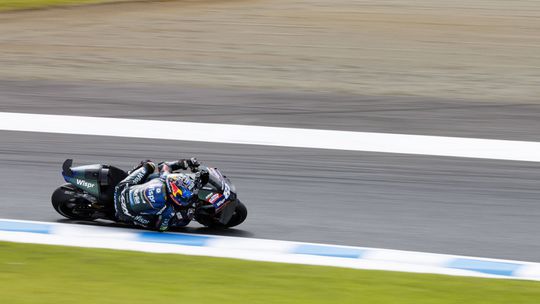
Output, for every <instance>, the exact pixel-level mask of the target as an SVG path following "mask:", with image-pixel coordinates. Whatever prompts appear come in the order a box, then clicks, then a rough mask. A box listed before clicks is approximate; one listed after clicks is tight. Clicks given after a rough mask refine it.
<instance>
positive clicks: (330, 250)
mask: <svg viewBox="0 0 540 304" xmlns="http://www.w3.org/2000/svg"><path fill="white" fill-rule="evenodd" d="M364 252H365V250H362V249H356V248H345V247H333V246H323V245H299V246H297V247H296V248H294V249H293V251H292V253H295V254H309V255H320V256H329V257H339V258H350V259H360V258H362V256H363V255H364Z"/></svg>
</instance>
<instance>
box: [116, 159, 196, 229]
mask: <svg viewBox="0 0 540 304" xmlns="http://www.w3.org/2000/svg"><path fill="white" fill-rule="evenodd" d="M186 164H187V163H186V161H185V160H182V161H178V162H168V163H162V164H160V166H159V168H158V166H156V165H155V164H154V163H153V162H150V161H145V162H141V164H140V165H139V167H138V168H135V169H134V170H133V171H131V172H130V173H129V175H128V176H127V177H126V178H125V179H123V180H122V181H121V182H120V183H119V184H118V185H117V186H116V188H115V193H114V207H115V215H116V218H117V219H118V220H119V221H120V222H126V223H131V224H135V225H138V226H143V227H145V228H151V229H157V230H159V231H165V230H167V229H168V228H169V227H171V226H185V225H187V224H188V223H189V222H190V221H191V218H192V211H193V210H192V209H188V208H185V209H184V210H180V211H179V212H176V211H175V208H174V207H173V204H172V202H171V201H170V198H169V197H168V191H167V186H166V178H167V175H168V174H169V173H171V170H177V169H179V168H181V169H186V168H185V166H186ZM171 167H172V168H171ZM160 169H161V170H160ZM186 206H189V204H188V203H186Z"/></svg>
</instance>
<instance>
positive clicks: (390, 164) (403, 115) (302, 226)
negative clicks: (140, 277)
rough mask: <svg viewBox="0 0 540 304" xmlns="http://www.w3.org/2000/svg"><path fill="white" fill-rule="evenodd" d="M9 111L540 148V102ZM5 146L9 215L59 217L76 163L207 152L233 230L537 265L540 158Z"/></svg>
mask: <svg viewBox="0 0 540 304" xmlns="http://www.w3.org/2000/svg"><path fill="white" fill-rule="evenodd" d="M0 111H4V112H25V113H46V114H70V115H88V116H107V117H130V118H132V117H133V118H144V119H160V118H162V119H166V120H181V121H203V122H219V123H235V124H250V125H269V126H286V127H303V128H319V129H335V130H353V131H373V132H393V133H408V134H426V135H444V136H463V137H479V138H496V139H513V140H529V141H539V140H540V134H539V133H538V132H537V130H540V121H539V120H538V119H537V118H538V117H540V106H539V105H535V104H532V103H530V104H528V103H517V102H504V101H498V102H477V103H471V102H467V101H448V100H428V99H418V98H417V99H414V98H381V97H376V98H375V97H373V98H371V97H355V96H339V95H315V94H303V93H298V92H296V93H291V92H273V91H266V92H261V91H242V90H232V89H230V90H208V89H203V88H189V89H188V88H175V87H148V86H143V85H140V86H137V85H130V86H128V85H111V84H107V85H105V84H98V83H88V84H80V83H78V84H77V83H62V84H59V83H51V82H20V83H19V82H0ZM29 123H31V122H29ZM178 132H182V130H178ZM0 143H1V146H0V147H1V148H0V149H1V150H0V153H1V157H0V163H1V165H2V171H3V173H2V174H1V175H0V191H1V193H2V194H3V197H4V198H3V200H2V204H0V217H1V218H13V219H30V220H41V221H63V220H62V218H61V216H60V215H58V214H56V213H55V211H54V210H53V209H52V207H51V206H50V194H51V193H52V191H53V190H54V188H55V187H56V186H58V185H59V184H60V183H62V179H61V176H60V171H61V169H60V166H61V163H62V162H63V160H64V159H65V158H68V157H70V158H74V159H75V164H89V163H99V162H103V163H110V164H114V165H118V166H120V167H123V168H125V169H128V168H130V167H131V166H132V165H133V164H135V163H136V162H138V161H139V160H141V159H147V158H150V159H154V160H162V159H164V160H171V159H176V158H179V157H182V156H197V157H198V158H199V159H200V160H201V161H203V162H205V163H207V164H209V165H214V166H217V167H219V168H221V169H222V170H223V171H224V172H225V173H226V174H228V175H229V176H230V177H231V178H232V180H233V182H235V184H236V186H237V189H238V191H239V197H240V199H241V200H242V201H243V202H245V203H246V205H247V206H248V210H249V216H248V219H247V221H246V222H245V223H244V224H242V225H241V226H239V227H238V229H231V230H229V231H226V232H223V234H225V235H235V236H245V237H257V238H271V239H283V240H295V241H308V242H321V243H332V244H344V245H357V246H367V247H381V248H390V249H403V250H417V251H427V252H437V253H450V254H463V255H473V256H484V257H493V258H506V259H517V260H526V261H533V262H540V236H539V232H540V221H539V218H540V187H539V186H540V183H539V180H540V163H530V162H513V161H494V160H482V159H467V158H448V157H432V156H412V155H402V154H384V153H359V152H347V151H327V150H317V149H300V148H280V147H264V146H247V145H229V144H213V143H195V142H180V141H166V140H146V139H122V138H113V137H100V136H75V135H58V134H39V133H24V132H9V131H0ZM190 227H191V228H188V229H186V231H189V232H195V233H216V231H208V230H207V229H204V228H200V226H199V225H198V224H196V223H194V224H192V225H191V226H190Z"/></svg>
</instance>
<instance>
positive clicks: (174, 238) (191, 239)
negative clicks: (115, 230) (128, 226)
mask: <svg viewBox="0 0 540 304" xmlns="http://www.w3.org/2000/svg"><path fill="white" fill-rule="evenodd" d="M209 239H211V237H208V236H198V235H188V234H178V233H160V232H141V233H140V234H139V241H141V242H149V243H164V244H175V245H185V246H206V243H207V241H208V240H209Z"/></svg>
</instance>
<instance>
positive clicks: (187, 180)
mask: <svg viewBox="0 0 540 304" xmlns="http://www.w3.org/2000/svg"><path fill="white" fill-rule="evenodd" d="M165 183H166V184H167V190H168V191H167V192H168V193H169V197H170V198H171V200H172V201H173V202H174V203H175V204H177V205H179V206H182V207H185V206H187V205H189V203H190V200H191V198H192V197H193V194H194V193H193V189H194V188H195V181H194V180H193V179H192V178H191V177H190V176H189V175H186V174H169V175H167V177H166V180H165Z"/></svg>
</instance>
